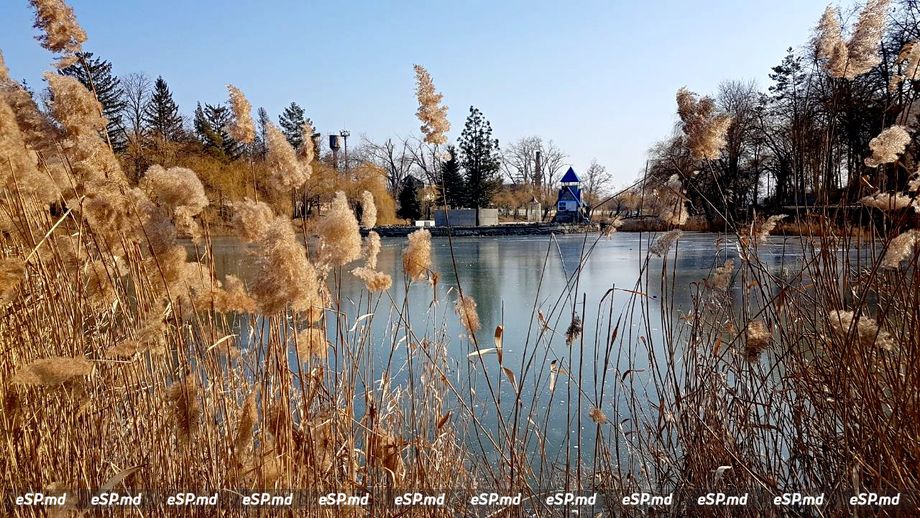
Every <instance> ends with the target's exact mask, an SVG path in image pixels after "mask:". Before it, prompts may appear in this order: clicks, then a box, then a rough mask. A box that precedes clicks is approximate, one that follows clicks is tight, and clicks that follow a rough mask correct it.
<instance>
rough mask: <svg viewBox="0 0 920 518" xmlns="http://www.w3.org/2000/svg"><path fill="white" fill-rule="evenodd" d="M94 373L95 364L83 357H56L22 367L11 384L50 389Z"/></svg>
mask: <svg viewBox="0 0 920 518" xmlns="http://www.w3.org/2000/svg"><path fill="white" fill-rule="evenodd" d="M92 373H93V362H91V361H89V360H87V359H86V358H84V357H82V356H77V357H75V358H69V357H65V356H55V357H52V358H43V359H41V360H35V361H33V362H31V363H29V364H28V365H26V366H24V367H21V368H20V369H19V370H17V371H16V374H14V375H13V377H12V380H11V382H12V383H13V384H16V385H32V386H41V387H50V386H54V385H61V384H63V383H67V382H69V381H73V380H76V379H77V378H83V377H86V376H89V375H90V374H92Z"/></svg>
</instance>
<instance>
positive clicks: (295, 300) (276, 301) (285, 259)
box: [252, 216, 323, 322]
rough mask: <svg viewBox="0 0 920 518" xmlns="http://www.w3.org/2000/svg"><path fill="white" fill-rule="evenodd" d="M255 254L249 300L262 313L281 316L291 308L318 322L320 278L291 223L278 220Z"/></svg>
mask: <svg viewBox="0 0 920 518" xmlns="http://www.w3.org/2000/svg"><path fill="white" fill-rule="evenodd" d="M258 254H259V256H258V260H257V263H256V265H257V267H258V272H257V274H256V277H255V282H254V283H253V286H252V296H253V297H254V298H255V299H256V301H257V302H258V304H259V307H260V308H261V310H262V311H263V312H264V313H267V314H275V313H280V312H282V311H284V309H285V308H286V307H287V306H288V305H289V304H290V306H291V308H292V309H293V310H294V311H297V312H305V313H307V317H308V320H309V321H311V322H315V321H317V320H319V319H320V318H321V317H322V314H323V301H322V297H321V296H320V294H319V289H320V283H319V276H318V275H317V273H316V268H314V267H313V264H312V263H310V261H308V260H307V251H306V249H304V247H303V245H302V244H300V241H298V240H297V236H296V234H295V233H294V229H293V228H292V227H291V222H290V220H288V219H287V218H286V217H284V216H278V217H277V218H275V220H274V221H273V222H271V223H270V224H269V225H268V228H267V229H266V234H265V236H264V237H263V238H262V239H261V240H260V241H259V250H258Z"/></svg>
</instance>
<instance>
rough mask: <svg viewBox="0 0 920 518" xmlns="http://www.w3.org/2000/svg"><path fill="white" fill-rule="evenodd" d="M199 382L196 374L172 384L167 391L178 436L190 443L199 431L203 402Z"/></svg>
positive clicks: (181, 441) (185, 442) (183, 441)
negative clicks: (199, 394) (200, 396)
mask: <svg viewBox="0 0 920 518" xmlns="http://www.w3.org/2000/svg"><path fill="white" fill-rule="evenodd" d="M197 393H198V383H197V380H196V379H195V375H194V374H189V375H188V376H186V377H185V379H183V380H182V381H179V382H176V383H174V384H173V385H171V386H170V387H169V388H168V389H167V391H166V400H167V402H168V403H169V410H170V415H171V417H172V420H173V425H174V426H175V428H176V438H178V439H179V443H180V444H182V445H188V444H189V443H190V442H191V438H192V436H193V435H195V434H196V433H197V432H198V428H199V419H200V416H201V404H200V403H199V401H198V395H197Z"/></svg>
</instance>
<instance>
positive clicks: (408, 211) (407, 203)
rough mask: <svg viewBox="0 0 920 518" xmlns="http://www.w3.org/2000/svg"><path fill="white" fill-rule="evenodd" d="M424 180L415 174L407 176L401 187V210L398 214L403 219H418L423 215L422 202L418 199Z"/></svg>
mask: <svg viewBox="0 0 920 518" xmlns="http://www.w3.org/2000/svg"><path fill="white" fill-rule="evenodd" d="M421 187H422V182H421V180H419V179H418V178H416V177H414V176H411V175H410V176H407V177H406V178H405V179H403V181H402V185H401V187H400V189H399V210H397V211H396V215H397V216H398V217H400V218H402V219H410V220H416V219H419V218H421V217H422V204H421V202H420V201H419V199H418V190H419V189H420V188H421Z"/></svg>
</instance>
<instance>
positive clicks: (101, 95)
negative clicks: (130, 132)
mask: <svg viewBox="0 0 920 518" xmlns="http://www.w3.org/2000/svg"><path fill="white" fill-rule="evenodd" d="M77 57H78V58H79V61H78V62H77V63H74V64H73V65H70V66H67V67H64V68H62V69H61V70H60V73H61V74H62V75H65V76H70V77H73V78H75V79H76V80H78V81H80V83H82V84H83V86H85V87H86V89H87V90H89V91H91V92H94V93H95V94H96V99H97V100H98V101H99V104H101V105H102V115H103V116H104V117H105V118H106V120H107V121H108V123H107V124H106V132H107V133H108V137H109V141H110V142H111V143H112V147H113V148H114V150H115V151H121V150H123V149H124V148H125V146H126V145H127V134H126V132H125V128H124V124H123V123H122V112H123V111H124V109H125V98H124V90H123V89H122V87H121V81H120V80H119V79H118V76H116V75H115V74H113V73H112V63H110V62H109V61H107V60H104V59H101V58H98V57H93V53H92V52H78V53H77Z"/></svg>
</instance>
